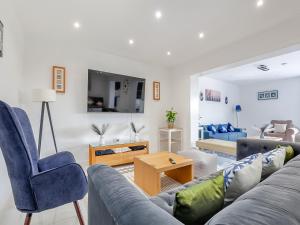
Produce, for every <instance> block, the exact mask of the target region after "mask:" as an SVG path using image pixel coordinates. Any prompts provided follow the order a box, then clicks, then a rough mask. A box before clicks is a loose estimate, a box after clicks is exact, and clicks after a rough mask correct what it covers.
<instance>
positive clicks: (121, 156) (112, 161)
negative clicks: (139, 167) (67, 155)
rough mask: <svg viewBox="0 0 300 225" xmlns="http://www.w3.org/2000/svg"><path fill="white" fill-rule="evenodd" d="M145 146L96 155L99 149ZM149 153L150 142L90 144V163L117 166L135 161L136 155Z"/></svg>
mask: <svg viewBox="0 0 300 225" xmlns="http://www.w3.org/2000/svg"><path fill="white" fill-rule="evenodd" d="M137 146H144V149H143V150H136V151H127V152H120V153H115V154H109V155H99V156H97V155H96V152H97V151H105V150H109V149H110V150H116V149H121V148H129V147H137ZM148 153H149V142H148V141H140V142H130V141H128V142H121V143H108V144H105V145H89V165H93V164H105V165H108V166H117V165H122V164H128V163H133V159H134V157H135V156H140V155H145V154H148Z"/></svg>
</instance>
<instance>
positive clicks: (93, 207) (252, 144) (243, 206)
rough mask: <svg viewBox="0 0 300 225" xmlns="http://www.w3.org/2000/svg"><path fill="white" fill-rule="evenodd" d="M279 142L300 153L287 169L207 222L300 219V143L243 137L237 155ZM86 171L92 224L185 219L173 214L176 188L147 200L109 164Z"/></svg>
mask: <svg viewBox="0 0 300 225" xmlns="http://www.w3.org/2000/svg"><path fill="white" fill-rule="evenodd" d="M278 144H289V145H292V146H293V147H294V149H295V151H296V155H297V156H296V157H295V158H294V159H293V160H291V161H290V162H288V163H287V164H286V165H285V167H284V168H283V169H281V170H279V171H277V172H276V173H274V174H272V175H271V176H270V177H269V178H268V179H266V180H264V181H263V182H261V183H260V184H259V185H257V186H256V187H255V188H253V189H252V190H250V191H249V192H247V193H246V194H244V195H242V196H241V197H240V198H239V199H237V200H236V201H235V202H234V203H232V204H231V205H230V206H228V207H226V208H224V209H223V210H222V211H220V212H219V213H218V214H216V215H215V216H214V217H213V218H212V219H211V220H210V221H208V222H207V224H208V225H217V224H218V225H219V224H224V225H248V224H249V225H261V224H265V225H268V224H270V225H273V224H285V225H289V224H291V225H292V224H300V210H299V204H300V155H299V154H300V145H299V144H295V143H282V142H280V143H277V142H271V141H259V140H250V139H242V140H239V141H238V159H241V158H244V157H246V156H248V155H251V154H253V153H257V152H266V151H269V150H272V149H274V148H275V147H276V145H278ZM88 176H89V206H88V208H89V212H88V217H89V225H179V224H182V223H181V222H180V221H178V220H177V219H175V218H174V217H173V216H172V209H173V204H174V199H175V193H176V191H177V190H178V189H177V190H173V191H170V192H167V193H162V194H160V195H158V196H156V197H154V198H152V199H148V198H147V197H146V196H144V195H143V194H142V193H141V192H139V191H138V190H137V189H136V188H134V186H133V185H132V184H130V183H129V182H128V181H127V180H126V179H125V178H124V177H123V176H122V175H121V174H119V173H118V172H117V171H116V170H114V169H112V168H110V167H107V166H103V165H96V166H92V167H90V168H89V169H88ZM203 179H206V178H203ZM201 180H202V179H200V180H195V181H193V182H191V183H189V184H186V185H184V186H182V187H180V188H179V189H183V188H185V187H187V186H190V185H193V184H195V183H199V182H201Z"/></svg>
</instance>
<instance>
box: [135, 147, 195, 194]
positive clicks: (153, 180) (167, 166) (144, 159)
mask: <svg viewBox="0 0 300 225" xmlns="http://www.w3.org/2000/svg"><path fill="white" fill-rule="evenodd" d="M169 158H172V159H174V160H175V161H176V164H171V163H170V162H169ZM161 173H165V175H166V176H168V177H171V178H172V179H174V180H176V181H178V182H179V183H182V184H184V183H187V182H189V181H192V179H193V160H192V159H187V158H184V157H182V156H179V155H176V154H174V153H168V152H160V153H154V154H149V155H144V156H137V157H135V158H134V182H135V183H136V184H137V185H138V186H139V187H140V188H142V189H143V190H144V191H145V192H146V193H147V194H149V195H150V196H154V195H157V194H159V193H160V191H161V176H160V175H161Z"/></svg>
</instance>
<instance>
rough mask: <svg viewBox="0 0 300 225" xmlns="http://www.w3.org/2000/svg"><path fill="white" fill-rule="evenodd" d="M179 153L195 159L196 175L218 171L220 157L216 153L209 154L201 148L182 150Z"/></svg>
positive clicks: (200, 175) (201, 175)
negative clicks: (200, 149)
mask: <svg viewBox="0 0 300 225" xmlns="http://www.w3.org/2000/svg"><path fill="white" fill-rule="evenodd" d="M177 154H178V155H182V156H185V157H187V158H190V159H193V161H194V176H195V177H197V178H199V177H204V176H207V175H209V174H212V173H215V172H217V166H218V157H217V155H216V154H208V153H205V152H201V151H199V150H187V151H180V152H178V153H177Z"/></svg>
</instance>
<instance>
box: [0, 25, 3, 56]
mask: <svg viewBox="0 0 300 225" xmlns="http://www.w3.org/2000/svg"><path fill="white" fill-rule="evenodd" d="M0 57H3V23H2V22H1V21H0Z"/></svg>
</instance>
